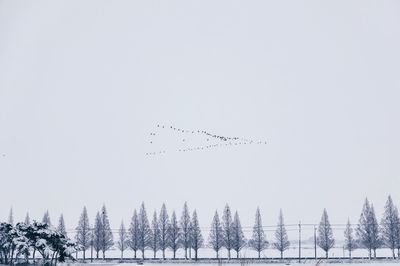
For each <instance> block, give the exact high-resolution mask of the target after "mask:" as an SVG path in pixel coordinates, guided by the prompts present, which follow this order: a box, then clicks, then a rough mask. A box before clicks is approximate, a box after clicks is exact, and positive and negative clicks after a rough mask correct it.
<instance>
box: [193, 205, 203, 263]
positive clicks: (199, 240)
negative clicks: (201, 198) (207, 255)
mask: <svg viewBox="0 0 400 266" xmlns="http://www.w3.org/2000/svg"><path fill="white" fill-rule="evenodd" d="M190 226H191V228H190V239H191V241H190V243H191V248H193V250H194V258H195V260H197V259H198V251H199V249H200V248H202V247H203V245H204V240H203V236H202V234H201V230H200V225H199V220H198V218H197V212H196V210H194V211H193V215H192V222H191V223H190Z"/></svg>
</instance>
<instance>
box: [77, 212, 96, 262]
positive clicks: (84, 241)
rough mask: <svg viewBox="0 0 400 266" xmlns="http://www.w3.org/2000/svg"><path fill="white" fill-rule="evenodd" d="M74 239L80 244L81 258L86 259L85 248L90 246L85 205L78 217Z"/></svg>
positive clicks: (89, 231)
mask: <svg viewBox="0 0 400 266" xmlns="http://www.w3.org/2000/svg"><path fill="white" fill-rule="evenodd" d="M75 238H76V241H77V243H78V244H79V245H80V247H81V250H82V252H83V256H82V257H83V259H84V260H85V259H86V250H87V249H88V248H89V247H90V242H91V241H90V240H91V238H92V236H91V229H90V224H89V216H88V214H87V210H86V207H83V210H82V213H81V216H80V218H79V222H78V226H77V227H76V237H75Z"/></svg>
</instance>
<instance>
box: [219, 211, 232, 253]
mask: <svg viewBox="0 0 400 266" xmlns="http://www.w3.org/2000/svg"><path fill="white" fill-rule="evenodd" d="M232 234H233V231H232V213H231V209H230V207H229V205H228V204H226V205H225V208H224V213H223V215H222V241H223V246H224V247H225V248H226V250H227V251H228V259H230V258H231V249H232V248H233V245H232V244H233V243H232V242H233V241H232V240H233V236H232Z"/></svg>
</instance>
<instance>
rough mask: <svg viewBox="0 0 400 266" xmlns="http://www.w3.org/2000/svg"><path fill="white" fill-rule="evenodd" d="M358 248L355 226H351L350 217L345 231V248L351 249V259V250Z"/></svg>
mask: <svg viewBox="0 0 400 266" xmlns="http://www.w3.org/2000/svg"><path fill="white" fill-rule="evenodd" d="M356 248H357V241H356V240H355V239H354V237H353V228H352V227H351V223H350V219H348V220H347V225H346V230H345V231H344V249H345V250H348V251H349V258H350V259H351V252H352V251H353V250H355V249H356Z"/></svg>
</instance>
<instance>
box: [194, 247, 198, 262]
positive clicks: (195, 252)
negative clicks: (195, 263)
mask: <svg viewBox="0 0 400 266" xmlns="http://www.w3.org/2000/svg"><path fill="white" fill-rule="evenodd" d="M194 257H195V260H197V249H195V250H194Z"/></svg>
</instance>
